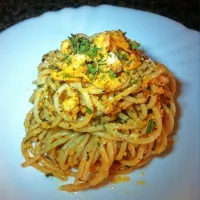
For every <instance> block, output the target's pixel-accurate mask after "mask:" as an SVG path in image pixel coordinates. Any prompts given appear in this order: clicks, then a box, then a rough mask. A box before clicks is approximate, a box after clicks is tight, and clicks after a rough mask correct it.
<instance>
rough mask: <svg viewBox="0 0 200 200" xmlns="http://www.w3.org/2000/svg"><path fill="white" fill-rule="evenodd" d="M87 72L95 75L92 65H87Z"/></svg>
mask: <svg viewBox="0 0 200 200" xmlns="http://www.w3.org/2000/svg"><path fill="white" fill-rule="evenodd" d="M88 72H89V73H91V74H93V75H95V74H96V73H97V69H96V68H95V66H94V65H93V64H88Z"/></svg>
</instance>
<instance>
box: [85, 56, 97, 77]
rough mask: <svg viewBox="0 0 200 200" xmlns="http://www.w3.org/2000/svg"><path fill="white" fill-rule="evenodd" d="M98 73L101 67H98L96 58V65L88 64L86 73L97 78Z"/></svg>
mask: <svg viewBox="0 0 200 200" xmlns="http://www.w3.org/2000/svg"><path fill="white" fill-rule="evenodd" d="M98 71H99V65H98V62H97V59H96V58H94V63H93V64H91V63H89V64H88V70H87V71H86V74H92V75H94V76H96V75H97V72H98Z"/></svg>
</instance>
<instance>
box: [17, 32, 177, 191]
mask: <svg viewBox="0 0 200 200" xmlns="http://www.w3.org/2000/svg"><path fill="white" fill-rule="evenodd" d="M139 46H140V44H139V43H137V42H136V41H131V40H130V39H128V38H127V37H126V36H125V33H123V32H121V31H120V30H119V31H106V32H103V33H99V34H95V35H93V36H91V37H88V36H87V35H84V34H77V35H73V34H72V35H71V37H69V38H68V39H67V40H65V41H63V42H62V45H61V50H55V51H51V52H49V53H48V54H45V55H44V56H43V58H42V62H41V63H40V65H39V67H38V78H37V80H36V81H35V83H36V84H37V88H36V90H35V91H34V92H33V94H32V96H31V98H30V102H31V103H33V108H32V109H31V110H30V111H29V112H28V114H27V116H26V119H25V123H24V125H25V129H26V136H25V137H24V139H23V141H22V147H21V148H22V154H23V156H24V158H25V162H24V163H23V164H22V166H23V167H27V166H33V167H35V168H36V169H38V170H40V171H42V172H44V173H45V174H48V175H53V176H55V177H57V178H59V179H62V180H67V178H68V177H69V176H72V177H74V182H73V184H65V185H63V186H61V187H60V189H61V190H63V191H78V190H84V189H88V188H90V187H95V186H97V185H99V184H100V183H101V182H102V181H103V180H105V179H106V178H107V177H108V175H109V174H124V173H129V172H131V171H133V170H134V169H136V168H138V167H140V166H143V165H145V164H147V163H148V162H149V161H150V160H151V159H152V157H153V156H154V155H157V154H160V153H162V152H163V151H164V150H165V149H166V147H167V145H168V138H169V137H168V136H169V135H170V133H171V132H172V130H173V126H174V116H175V113H176V107H175V103H174V99H173V98H174V93H175V90H176V84H175V79H174V77H173V75H172V73H171V72H170V71H169V70H168V69H167V68H166V67H165V66H164V65H162V64H160V63H158V62H155V61H153V60H151V59H150V58H148V57H147V56H146V55H145V54H144V53H143V52H142V51H141V50H139V49H138V48H139Z"/></svg>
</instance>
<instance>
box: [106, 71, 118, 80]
mask: <svg viewBox="0 0 200 200" xmlns="http://www.w3.org/2000/svg"><path fill="white" fill-rule="evenodd" d="M107 72H108V74H109V76H110V78H111V79H113V78H116V76H117V75H116V74H115V73H114V72H113V71H112V70H108V71H107Z"/></svg>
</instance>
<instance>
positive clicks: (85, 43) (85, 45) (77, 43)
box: [69, 34, 90, 53]
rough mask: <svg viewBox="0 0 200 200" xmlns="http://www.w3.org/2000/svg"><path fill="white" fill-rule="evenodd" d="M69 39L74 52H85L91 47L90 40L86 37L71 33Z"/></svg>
mask: <svg viewBox="0 0 200 200" xmlns="http://www.w3.org/2000/svg"><path fill="white" fill-rule="evenodd" d="M69 40H70V48H71V50H72V51H73V53H85V52H87V51H88V50H89V49H90V42H89V40H87V39H86V38H78V37H77V35H74V34H71V37H69Z"/></svg>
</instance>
